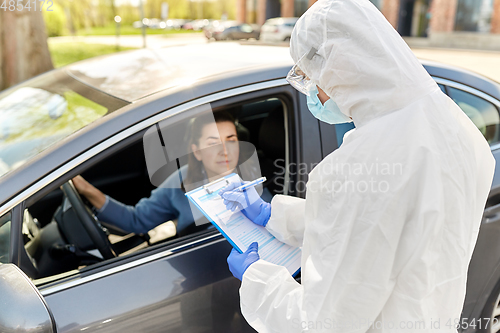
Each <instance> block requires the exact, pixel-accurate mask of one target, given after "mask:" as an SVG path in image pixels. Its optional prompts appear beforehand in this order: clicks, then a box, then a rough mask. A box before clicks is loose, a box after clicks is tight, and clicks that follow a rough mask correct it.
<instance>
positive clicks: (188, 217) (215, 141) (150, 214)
mask: <svg viewBox="0 0 500 333" xmlns="http://www.w3.org/2000/svg"><path fill="white" fill-rule="evenodd" d="M214 120H215V122H214ZM190 148H191V150H192V152H193V154H190V155H189V158H188V165H187V166H183V167H181V168H180V169H179V170H178V171H176V172H174V173H173V174H172V175H170V176H169V177H168V178H167V179H166V180H165V181H164V182H163V184H162V185H161V186H160V187H158V188H157V189H154V190H153V191H152V192H151V196H150V197H149V198H142V199H141V200H140V201H139V202H138V203H137V204H136V205H135V207H134V206H128V205H124V204H123V203H120V202H118V201H116V200H114V199H113V198H111V197H109V196H107V195H105V194H104V193H102V192H101V191H100V190H98V189H97V188H95V187H94V186H93V185H91V184H90V183H89V182H87V181H86V180H85V179H84V178H83V177H81V176H77V177H75V178H73V183H74V185H75V187H76V189H77V190H78V192H79V193H80V194H82V195H84V196H85V197H86V198H87V199H88V200H89V201H90V203H91V204H92V205H93V206H94V207H95V208H96V209H97V211H98V214H97V218H98V219H99V220H100V221H103V222H107V223H110V224H113V225H115V226H117V227H119V228H120V229H123V230H125V231H127V232H133V233H136V234H141V233H146V232H148V231H149V230H151V229H153V228H155V227H156V226H158V225H160V224H162V223H164V222H166V221H169V220H175V219H177V233H178V234H181V235H182V234H183V233H186V232H185V231H186V228H187V227H189V226H193V222H194V221H195V220H197V219H198V218H200V217H202V214H201V213H200V212H199V211H192V210H191V207H190V205H189V202H188V200H187V198H186V196H185V195H184V193H185V191H189V190H191V189H192V188H194V187H198V186H200V184H203V183H208V182H210V181H213V180H215V179H218V178H220V177H222V176H225V175H228V174H230V173H231V172H233V171H234V169H235V168H236V166H237V164H238V157H239V144H238V137H237V132H236V126H235V122H234V118H233V117H232V116H231V114H229V113H228V112H224V111H223V112H215V113H213V116H212V114H207V115H202V116H200V117H198V118H196V119H195V121H194V122H193V124H192V130H191V139H190ZM179 172H180V173H181V176H182V178H180V177H179ZM179 179H182V180H183V183H182V184H181V186H179ZM193 214H194V215H195V216H193Z"/></svg>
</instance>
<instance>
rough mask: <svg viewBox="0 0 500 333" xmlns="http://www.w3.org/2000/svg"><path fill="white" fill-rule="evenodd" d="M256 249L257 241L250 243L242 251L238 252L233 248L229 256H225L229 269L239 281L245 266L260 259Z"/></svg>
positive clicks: (257, 248) (257, 246)
mask: <svg viewBox="0 0 500 333" xmlns="http://www.w3.org/2000/svg"><path fill="white" fill-rule="evenodd" d="M258 250H259V244H258V243H257V242H253V243H252V244H250V246H249V247H248V249H247V250H246V252H244V253H239V252H238V251H237V250H236V249H234V248H233V250H232V251H231V253H230V254H229V257H227V263H228V265H229V270H230V271H231V273H233V276H234V277H235V278H237V279H238V280H240V281H241V279H242V278H243V273H245V271H246V270H247V268H248V267H249V266H250V265H251V264H253V263H254V262H256V261H257V260H259V259H260V257H259V253H258V252H257V251H258Z"/></svg>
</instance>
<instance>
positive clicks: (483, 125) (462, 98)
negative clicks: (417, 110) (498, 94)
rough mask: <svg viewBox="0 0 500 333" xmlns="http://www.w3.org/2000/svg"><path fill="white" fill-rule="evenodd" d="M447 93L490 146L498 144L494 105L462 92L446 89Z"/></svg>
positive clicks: (499, 122) (497, 124)
mask: <svg viewBox="0 0 500 333" xmlns="http://www.w3.org/2000/svg"><path fill="white" fill-rule="evenodd" d="M448 93H449V95H450V97H451V98H452V99H453V101H455V103H457V104H458V106H459V107H460V108H461V109H462V110H463V111H464V112H465V114H466V115H467V116H468V117H469V118H470V119H471V120H472V122H473V123H474V124H475V125H476V126H477V128H478V129H479V130H480V131H481V133H482V134H483V135H484V137H485V138H486V140H487V141H488V143H489V144H490V145H491V144H495V143H498V142H499V134H500V133H499V132H500V131H499V124H500V117H499V114H498V109H497V107H496V106H495V105H493V104H492V103H490V102H488V101H486V100H485V99H483V98H481V97H478V96H475V95H473V94H471V93H468V92H465V91H463V90H459V89H455V88H451V87H448Z"/></svg>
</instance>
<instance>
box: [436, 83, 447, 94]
mask: <svg viewBox="0 0 500 333" xmlns="http://www.w3.org/2000/svg"><path fill="white" fill-rule="evenodd" d="M438 86H439V89H441V91H442V92H444V93H445V94H447V93H446V87H445V86H443V85H442V84H438Z"/></svg>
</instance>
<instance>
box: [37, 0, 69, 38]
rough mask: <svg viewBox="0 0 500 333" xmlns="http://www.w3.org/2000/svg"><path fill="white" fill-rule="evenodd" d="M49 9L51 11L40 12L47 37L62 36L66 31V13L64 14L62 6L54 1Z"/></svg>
mask: <svg viewBox="0 0 500 333" xmlns="http://www.w3.org/2000/svg"><path fill="white" fill-rule="evenodd" d="M51 9H52V11H51V12H48V11H43V12H42V13H43V19H44V21H45V28H46V29H47V35H48V36H49V37H54V36H62V35H64V34H65V31H66V14H64V8H63V7H61V6H60V5H59V4H57V3H54V4H53V5H52V7H51Z"/></svg>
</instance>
